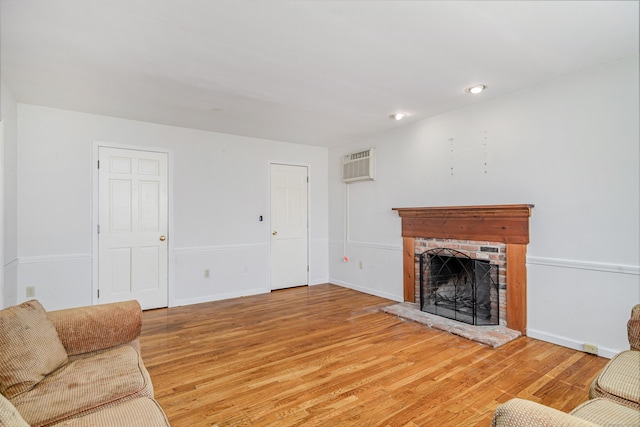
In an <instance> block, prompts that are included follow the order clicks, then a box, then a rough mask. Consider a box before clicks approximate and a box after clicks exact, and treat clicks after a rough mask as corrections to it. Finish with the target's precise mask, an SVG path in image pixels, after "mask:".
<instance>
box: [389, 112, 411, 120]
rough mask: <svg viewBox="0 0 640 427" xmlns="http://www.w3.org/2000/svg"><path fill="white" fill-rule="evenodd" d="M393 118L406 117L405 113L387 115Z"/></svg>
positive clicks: (400, 118)
mask: <svg viewBox="0 0 640 427" xmlns="http://www.w3.org/2000/svg"><path fill="white" fill-rule="evenodd" d="M389 117H390V118H392V119H393V120H402V119H404V118H405V117H407V113H395V114H392V115H390V116H389Z"/></svg>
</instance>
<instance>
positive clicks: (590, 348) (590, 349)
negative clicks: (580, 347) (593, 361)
mask: <svg viewBox="0 0 640 427" xmlns="http://www.w3.org/2000/svg"><path fill="white" fill-rule="evenodd" d="M584 352H585V353H590V354H595V355H596V356H597V355H598V346H597V345H595V344H587V343H584Z"/></svg>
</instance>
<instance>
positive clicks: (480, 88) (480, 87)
mask: <svg viewBox="0 0 640 427" xmlns="http://www.w3.org/2000/svg"><path fill="white" fill-rule="evenodd" d="M486 88H487V86H486V85H477V86H471V87H468V88H466V89H465V90H464V91H465V92H467V93H473V94H476V93H480V92H482V91H483V90H485V89H486Z"/></svg>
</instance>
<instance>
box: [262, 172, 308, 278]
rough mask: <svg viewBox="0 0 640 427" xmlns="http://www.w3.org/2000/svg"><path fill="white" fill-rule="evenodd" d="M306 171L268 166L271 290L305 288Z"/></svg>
mask: <svg viewBox="0 0 640 427" xmlns="http://www.w3.org/2000/svg"><path fill="white" fill-rule="evenodd" d="M307 259H308V258H307V168H306V167H304V166H289V165H276V164H272V165H271V289H282V288H290V287H293V286H300V285H306V284H308V283H307V274H308V260H307Z"/></svg>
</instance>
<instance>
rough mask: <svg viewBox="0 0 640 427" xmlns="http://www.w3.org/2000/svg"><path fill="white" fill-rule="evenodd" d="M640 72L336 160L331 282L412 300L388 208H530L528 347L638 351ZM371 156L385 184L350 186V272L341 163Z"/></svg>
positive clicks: (431, 123)
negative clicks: (632, 319)
mask: <svg viewBox="0 0 640 427" xmlns="http://www.w3.org/2000/svg"><path fill="white" fill-rule="evenodd" d="M638 73H639V71H638V57H637V56H635V57H632V58H627V59H624V60H620V61H617V62H615V63H611V64H608V65H606V66H602V67H598V68H594V69H590V70H586V71H584V72H581V73H578V74H575V75H571V76H566V77H564V78H560V79H558V80H555V81H552V82H549V83H546V84H542V85H538V86H535V87H531V88H528V89H526V90H523V91H520V92H518V93H515V94H512V95H510V96H505V97H501V98H497V99H492V100H488V101H486V102H480V103H478V104H475V105H474V106H471V107H468V108H465V109H461V110H458V111H452V112H450V113H447V114H443V115H440V116H437V117H433V118H431V119H428V120H423V121H419V122H416V123H412V124H409V125H406V126H404V127H401V128H399V129H397V130H394V131H390V132H387V133H384V134H379V135H374V136H372V137H371V138H367V139H365V140H362V141H359V142H357V143H353V144H349V145H346V146H340V147H337V148H334V149H331V150H330V151H329V194H330V197H329V206H330V211H329V212H330V215H329V242H330V244H329V247H330V250H329V269H330V280H331V282H333V283H338V284H342V285H344V286H348V287H352V288H355V289H360V290H363V291H366V292H370V293H373V294H377V295H382V296H386V297H389V298H392V299H395V300H397V301H401V300H402V252H401V249H402V239H401V237H400V231H401V226H400V219H399V217H398V215H397V213H396V212H394V211H391V208H394V207H413V206H448V205H477V204H510V203H532V204H535V208H534V209H533V214H532V217H531V223H530V233H531V243H530V245H529V247H528V306H529V308H528V335H529V336H532V337H536V338H540V339H543V340H547V341H551V342H555V343H558V344H561V345H566V346H569V347H572V348H577V349H582V344H583V343H585V342H588V343H593V344H596V345H598V346H599V347H600V350H601V353H600V354H601V355H605V356H610V355H612V354H613V353H615V352H617V351H619V350H622V349H625V348H628V343H627V340H626V321H627V320H628V317H629V313H630V310H631V307H632V306H633V305H634V304H637V303H640V279H639V271H640V269H639V267H638V264H639V259H640V252H639V246H640V241H639V239H640V237H639V236H640V231H639V221H638V218H640V213H639V203H640V202H639V193H640V190H639V182H640V176H639V138H640V135H639V130H638V128H639V125H638V116H639V113H640V112H639V108H638V105H639V96H638V92H639V88H638ZM487 83H488V85H489V90H491V86H492V82H487ZM479 99H481V98H479ZM371 147H375V148H377V170H378V174H377V180H376V181H375V182H365V183H355V184H351V185H350V187H349V210H350V221H349V240H350V241H351V242H350V243H348V245H347V255H348V256H349V257H350V261H349V262H348V263H344V262H343V261H342V258H343V244H344V220H343V218H344V212H345V185H344V184H342V183H341V182H340V164H341V157H342V155H344V154H345V153H348V152H352V151H356V150H360V149H366V148H371ZM485 163H486V165H485ZM360 261H362V263H363V267H364V268H363V269H360V268H359V262H360Z"/></svg>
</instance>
